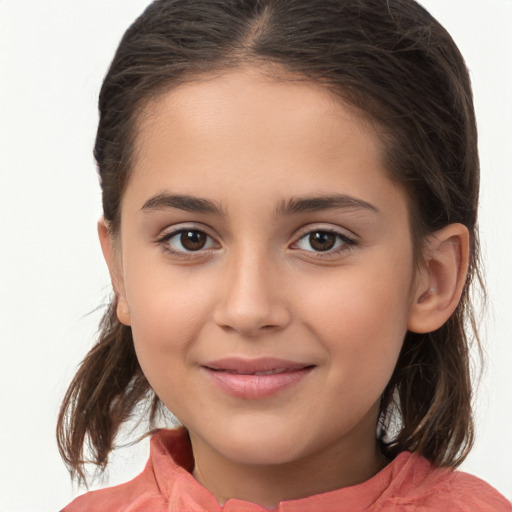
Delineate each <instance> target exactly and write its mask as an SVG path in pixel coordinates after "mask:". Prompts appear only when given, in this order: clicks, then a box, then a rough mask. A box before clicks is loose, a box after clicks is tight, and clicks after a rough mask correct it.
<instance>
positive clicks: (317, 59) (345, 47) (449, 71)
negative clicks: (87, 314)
mask: <svg viewBox="0 0 512 512" xmlns="http://www.w3.org/2000/svg"><path fill="white" fill-rule="evenodd" d="M246 63H253V64H256V65H257V64H259V63H266V64H270V65H277V67H276V68H279V69H281V70H284V71H285V73H283V77H284V79H286V76H287V75H286V72H288V73H289V74H293V76H302V77H303V78H304V79H306V80H315V81H318V82H320V83H323V84H325V86H326V87H329V88H330V89H331V90H332V91H334V92H335V93H336V94H338V95H339V96H341V97H342V98H343V99H344V100H345V101H346V102H348V103H350V104H351V105H353V106H354V107H356V108H357V109H358V110H359V111H360V112H361V113H362V114H363V115H365V116H366V117H367V118H368V119H371V120H372V121H373V122H374V124H375V125H376V126H377V127H378V128H379V133H381V135H382V138H383V141H384V142H385V147H386V159H387V162H386V163H387V168H388V170H389V172H390V174H391V176H392V177H393V179H395V180H396V181H397V182H400V183H402V184H403V186H404V187H405V189H406V190H407V192H408V195H409V199H410V204H411V218H412V230H413V236H414V239H415V241H416V242H419V243H421V239H422V238H423V237H424V235H425V234H427V233H429V232H432V231H435V230H437V229H440V228H442V227H444V226H446V225H448V224H450V223H454V222H460V223H462V224H464V225H465V226H467V228H468V229H469V232H470V235H471V261H470V268H469V273H468V277H467V282H466V286H465V289H464V292H463V295H462V299H461V301H460V303H459V305H458V307H457V309H456V311H455V313H454V314H453V315H452V317H451V318H450V319H449V320H448V321H447V322H446V324H445V325H443V326H442V327H441V328H440V329H438V330H437V331H435V332H431V333H428V334H415V333H411V332H409V333H408V334H407V335H406V337H405V340H404V344H403V348H402V351H401V354H400V357H399V360H398V363H397V366H396V369H395V371H394V374H393V376H392V378H391V380H390V382H389V384H388V386H387V388H386V389H385V391H384V393H383V396H382V399H381V409H380V411H381V416H380V425H381V427H382V428H381V429H380V434H379V435H380V437H381V441H382V446H383V450H384V452H385V453H387V454H388V455H389V456H391V457H392V456H394V455H395V454H396V453H398V452H400V451H403V450H411V451H416V452H418V453H420V454H422V455H424V456H425V457H427V458H428V459H429V460H430V461H431V462H432V463H434V464H436V465H447V466H456V465H457V464H459V463H460V462H461V461H462V460H463V459H464V457H465V456H466V455H467V453H468V451H469V449H470V448H471V445H472V441H473V423H472V413H471V395H472V391H471V381H470V369H469V355H468V345H469V339H468V335H467V333H466V330H465V329H466V328H467V326H468V325H470V326H471V327H472V330H473V333H474V334H475V336H476V337H477V339H478V336H477V332H476V327H475V319H474V314H473V310H472V308H471V302H470V299H469V290H470V285H471V283H472V282H473V281H474V280H475V278H476V279H479V271H478V239H477V231H476V220H477V203H478V188H479V164H478V154H477V134H476V126H475V119H474V110H473V104H472V93H471V87H470V81H469V77H468V72H467V69H466V66H465V64H464V60H463V58H462V56H461V54H460V52H459V50H458V49H457V47H456V45H455V43H454V42H453V40H452V39H451V37H450V36H449V34H448V33H447V32H446V30H445V29H444V28H443V27H442V26H441V25H440V24H439V23H438V22H437V21H436V20H435V19H433V18H432V16H431V15H430V14H429V13H428V12H427V11H426V10H425V9H423V8H422V7H421V6H420V5H418V4H417V3H416V2H414V1H413V0H315V1H314V2H312V1H311V0H157V1H155V2H153V3H152V4H151V5H150V6H149V7H148V8H147V9H146V11H145V12H144V13H143V14H142V15H141V16H140V17H139V18H138V19H137V20H136V21H135V23H134V24H133V25H132V26H131V27H130V28H129V29H128V30H127V32H126V33H125V35H124V37H123V39H122V41H121V43H120V45H119V48H118V50H117V53H116V55H115V57H114V60H113V62H112V64H111V66H110V69H109V71H108V74H107V76H106V78H105V80H104V83H103V87H102V89H101V93H100V98H99V110H100V121H99V126H98V133H97V138H96V145H95V148H94V155H95V158H96V161H97V164H98V169H99V174H100V178H101V186H102V191H103V211H104V216H105V219H106V221H107V222H108V225H109V228H110V230H111V233H112V234H113V235H115V234H116V233H117V231H118V229H119V216H120V202H121V198H122V195H123V191H124V188H125V186H126V183H127V180H128V177H129V173H130V162H131V159H132V153H131V151H132V149H133V147H134V139H135V137H136V121H137V118H138V112H139V111H140V109H141V108H142V107H143V105H144V103H145V102H147V101H149V100H150V99H151V98H154V97H155V96H156V95H158V94H161V93H162V92H163V91H164V90H169V89H171V88H172V87H174V86H176V84H179V83H183V82H184V81H186V80H191V79H193V78H194V77H196V76H197V75H198V74H202V73H208V72H213V71H223V70H226V69H229V68H234V67H237V66H240V65H242V64H246ZM115 301H116V299H115V297H114V299H113V301H112V304H111V305H110V307H109V308H108V310H107V311H106V313H105V316H104V318H103V320H102V323H101V325H100V334H99V339H98V342H97V343H96V345H95V346H94V347H93V348H92V350H91V351H90V352H89V354H88V355H87V356H86V358H85V359H84V361H83V362H82V363H81V365H80V368H79V370H78V372H77V374H76V376H75V378H74V379H73V381H72V383H71V385H70V387H69V389H68V391H67V393H66V396H65V398H64V401H63V404H62V407H61V410H60V415H59V421H58V427H57V438H58V444H59V450H60V452H61V455H62V457H63V458H64V460H65V462H66V464H67V466H68V468H69V469H70V471H71V473H72V474H73V475H74V476H78V478H79V479H80V480H82V481H85V473H84V464H85V462H86V460H85V456H84V453H85V446H86V445H88V448H89V450H90V452H91V457H90V460H89V462H92V463H94V464H96V465H97V466H98V467H99V468H100V469H104V468H105V466H106V464H107V462H108V455H109V453H110V452H111V450H112V449H113V444H114V440H115V436H116V434H117V432H118V430H119V427H120V425H121V424H122V423H123V422H125V421H126V420H127V419H128V418H129V417H130V415H131V414H132V413H133V412H134V410H135V407H136V406H137V405H138V404H141V403H147V404H149V411H148V417H149V419H150V421H151V422H152V421H153V420H154V418H155V415H156V413H157V411H158V408H159V405H160V403H159V399H158V397H157V396H156V395H155V393H154V392H153V390H152V389H151V388H150V386H149V384H148V382H147V380H146V378H145V377H144V375H143V373H142V371H141V368H140V366H139V364H138V362H137V358H136V355H135V351H134V348H133V340H132V334H131V329H130V328H129V327H126V326H123V325H121V324H120V322H119V321H118V319H117V317H116V307H115V306H116V304H115ZM384 430H386V431H387V435H384V434H383V433H382V432H383V431H384Z"/></svg>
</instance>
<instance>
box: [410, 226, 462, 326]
mask: <svg viewBox="0 0 512 512" xmlns="http://www.w3.org/2000/svg"><path fill="white" fill-rule="evenodd" d="M423 259H424V265H423V266H422V268H421V269H420V270H419V271H418V275H417V279H416V283H415V289H414V294H413V302H412V305H411V311H410V315H409V322H408V325H407V328H408V330H409V331H412V332H416V333H426V332H432V331H435V330H436V329H438V328H439V327H441V326H442V325H443V324H444V323H445V322H446V321H447V320H448V318H450V316H451V315H452V313H453V312H454V311H455V308H456V307H457V305H458V303H459V300H460V297H461V295H462V290H463V289H464V284H465V282H466V276H467V272H468V263H469V232H468V229H467V228H466V226H464V225H462V224H450V225H448V226H446V227H445V228H443V229H441V230H439V231H436V232H435V233H432V234H431V235H429V236H428V237H427V240H426V244H425V249H424V253H423Z"/></svg>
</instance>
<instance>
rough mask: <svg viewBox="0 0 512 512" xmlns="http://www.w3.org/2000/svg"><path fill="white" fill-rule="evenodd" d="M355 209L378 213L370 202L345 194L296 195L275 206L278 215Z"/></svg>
mask: <svg viewBox="0 0 512 512" xmlns="http://www.w3.org/2000/svg"><path fill="white" fill-rule="evenodd" d="M339 209H343V210H344V209H357V210H361V209H362V210H368V211H371V212H374V213H379V209H378V208H377V207H376V206H374V205H373V204H371V203H368V202H366V201H363V200H362V199H358V198H356V197H353V196H349V195H346V194H329V195H326V196H316V197H297V198H291V199H289V200H287V201H283V202H282V203H280V204H279V206H278V207H277V210H276V213H277V214H278V215H283V216H287V215H293V214H296V213H307V212H317V211H321V210H339Z"/></svg>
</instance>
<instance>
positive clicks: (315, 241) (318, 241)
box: [309, 231, 337, 252]
mask: <svg viewBox="0 0 512 512" xmlns="http://www.w3.org/2000/svg"><path fill="white" fill-rule="evenodd" d="M336 238H337V236H336V235H335V234H334V233H329V232H327V231H314V232H313V233H310V234H309V245H310V246H311V247H312V248H313V249H314V250H315V251H320V252H323V251H329V250H331V249H332V248H333V247H334V246H335V244H336Z"/></svg>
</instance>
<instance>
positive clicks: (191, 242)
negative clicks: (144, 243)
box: [162, 229, 215, 253]
mask: <svg viewBox="0 0 512 512" xmlns="http://www.w3.org/2000/svg"><path fill="white" fill-rule="evenodd" d="M162 242H165V244H166V245H167V247H168V249H169V250H170V251H171V252H178V253H179V252H195V251H200V250H201V249H210V248H212V247H214V246H215V242H214V241H213V240H212V238H211V237H209V236H208V235H207V234H206V233H205V232H204V231H199V230H197V229H182V230H180V231H175V232H174V233H170V234H169V235H167V236H166V237H165V239H164V240H162Z"/></svg>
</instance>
